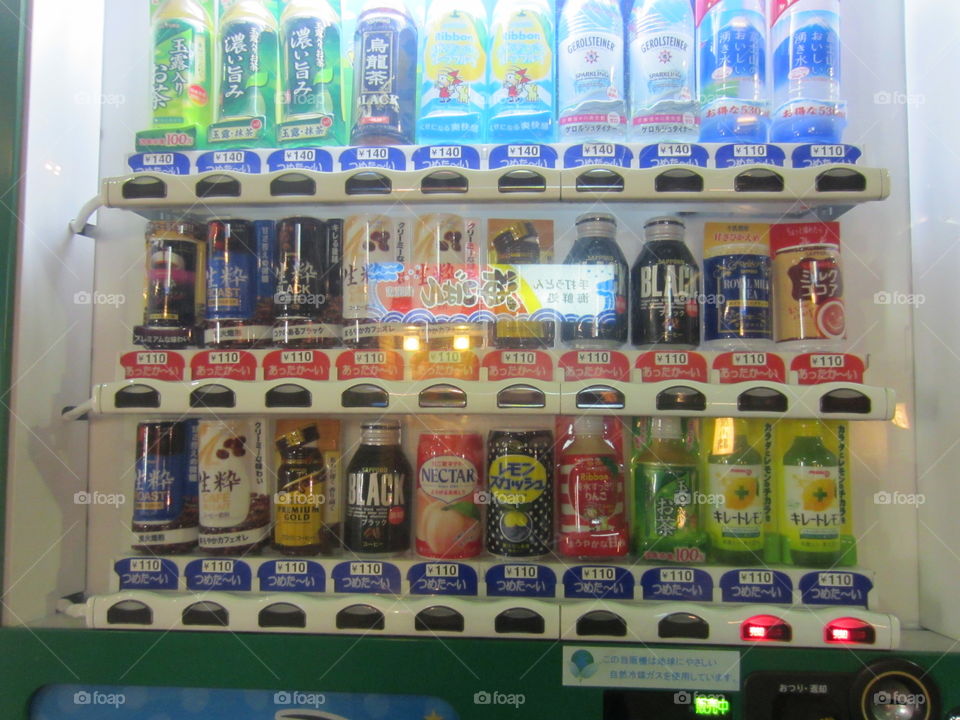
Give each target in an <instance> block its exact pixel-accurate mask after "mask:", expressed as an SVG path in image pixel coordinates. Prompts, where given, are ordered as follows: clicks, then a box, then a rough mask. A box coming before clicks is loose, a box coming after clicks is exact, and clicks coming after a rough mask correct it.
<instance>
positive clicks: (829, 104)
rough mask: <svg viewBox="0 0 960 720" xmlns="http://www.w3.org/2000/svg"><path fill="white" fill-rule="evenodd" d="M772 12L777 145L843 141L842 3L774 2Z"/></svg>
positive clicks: (829, 0) (830, 0) (811, 0)
mask: <svg viewBox="0 0 960 720" xmlns="http://www.w3.org/2000/svg"><path fill="white" fill-rule="evenodd" d="M771 12H772V17H771V21H772V22H773V30H772V35H773V37H772V42H771V45H772V47H773V92H774V95H773V98H774V102H773V107H774V113H773V129H772V139H773V141H774V142H817V143H839V142H840V141H841V136H842V135H843V129H844V127H846V124H847V118H846V106H845V104H844V103H843V101H842V100H841V97H840V47H841V46H840V0H775V1H774V3H773V6H772V9H771Z"/></svg>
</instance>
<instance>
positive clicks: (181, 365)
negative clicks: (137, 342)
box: [120, 350, 186, 382]
mask: <svg viewBox="0 0 960 720" xmlns="http://www.w3.org/2000/svg"><path fill="white" fill-rule="evenodd" d="M120 367H121V368H123V379H124V380H135V379H144V380H163V381H167V382H180V381H181V380H183V379H184V375H185V374H186V360H184V358H183V355H181V354H180V353H179V352H175V351H173V350H138V351H133V352H128V353H124V354H123V355H121V356H120Z"/></svg>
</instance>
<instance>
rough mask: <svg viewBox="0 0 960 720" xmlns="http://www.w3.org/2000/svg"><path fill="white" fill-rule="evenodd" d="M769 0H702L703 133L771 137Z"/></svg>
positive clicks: (713, 137)
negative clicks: (768, 63) (767, 16)
mask: <svg viewBox="0 0 960 720" xmlns="http://www.w3.org/2000/svg"><path fill="white" fill-rule="evenodd" d="M763 6H764V0H720V2H717V1H716V0H697V46H698V47H699V48H700V55H699V57H698V62H699V72H700V118H701V120H700V139H701V140H702V141H703V142H741V143H742V142H748V143H749V142H758V143H759V142H766V141H767V135H768V131H769V125H770V109H769V107H768V101H769V98H768V97H767V62H766V55H767V24H766V14H765V13H764V7H763Z"/></svg>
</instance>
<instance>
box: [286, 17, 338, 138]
mask: <svg viewBox="0 0 960 720" xmlns="http://www.w3.org/2000/svg"><path fill="white" fill-rule="evenodd" d="M280 48H281V50H280V52H281V58H282V61H281V74H280V77H281V85H280V88H281V90H280V102H281V105H280V111H281V116H280V127H279V128H278V129H277V141H278V142H296V143H304V144H311V145H343V144H344V143H345V142H346V126H345V124H344V118H343V106H342V104H341V98H340V95H341V91H340V88H341V85H340V52H341V49H340V17H339V16H338V15H337V11H336V10H334V9H333V7H332V6H331V4H330V3H329V2H328V1H327V0H290V2H288V3H287V6H286V7H285V8H284V10H283V15H281V16H280Z"/></svg>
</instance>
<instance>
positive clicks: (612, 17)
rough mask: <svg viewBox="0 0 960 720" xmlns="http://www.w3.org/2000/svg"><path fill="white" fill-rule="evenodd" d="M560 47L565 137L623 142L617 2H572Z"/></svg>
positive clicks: (560, 121) (561, 123) (564, 14)
mask: <svg viewBox="0 0 960 720" xmlns="http://www.w3.org/2000/svg"><path fill="white" fill-rule="evenodd" d="M558 36H559V39H558V43H557V104H558V106H559V118H558V124H559V129H560V139H561V140H565V141H572V142H582V141H584V140H622V139H623V138H624V137H625V136H626V128H627V117H626V102H625V95H624V77H623V76H624V69H623V16H622V14H621V12H620V3H619V1H618V0H567V1H566V3H565V4H564V6H563V10H562V11H561V12H560V23H559V28H558Z"/></svg>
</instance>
